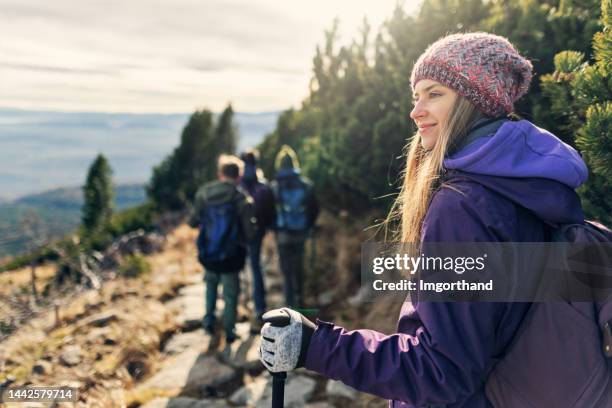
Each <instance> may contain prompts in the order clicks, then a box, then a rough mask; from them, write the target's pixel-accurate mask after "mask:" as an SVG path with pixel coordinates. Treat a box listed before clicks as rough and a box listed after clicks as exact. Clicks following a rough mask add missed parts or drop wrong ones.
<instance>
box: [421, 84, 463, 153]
mask: <svg viewBox="0 0 612 408" xmlns="http://www.w3.org/2000/svg"><path fill="white" fill-rule="evenodd" d="M413 99H414V108H413V109H412V112H410V118H412V120H413V121H414V123H416V125H417V127H418V128H419V134H420V135H421V145H422V146H423V148H424V149H425V150H431V149H432V148H433V147H434V146H435V144H436V141H437V140H438V137H439V135H440V128H441V127H442V126H443V125H444V124H445V123H446V121H447V120H448V117H449V115H450V112H451V110H452V108H453V105H454V104H455V100H456V99H457V93H456V92H455V91H453V90H452V89H450V88H447V87H446V86H444V85H442V84H440V83H439V82H436V81H432V80H430V79H422V80H420V81H419V82H417V84H416V86H415V88H414V95H413Z"/></svg>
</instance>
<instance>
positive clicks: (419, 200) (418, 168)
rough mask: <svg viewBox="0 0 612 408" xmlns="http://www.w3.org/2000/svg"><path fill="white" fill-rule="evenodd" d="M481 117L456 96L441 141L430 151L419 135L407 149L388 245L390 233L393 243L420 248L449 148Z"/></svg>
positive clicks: (389, 215)
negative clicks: (395, 226)
mask: <svg viewBox="0 0 612 408" xmlns="http://www.w3.org/2000/svg"><path fill="white" fill-rule="evenodd" d="M480 116H482V114H481V113H479V111H478V110H477V109H476V108H475V106H474V105H473V104H472V103H470V102H469V101H468V100H467V99H465V98H464V97H462V96H460V95H457V99H456V100H455V103H454V105H453V107H452V109H451V112H450V114H449V117H448V120H447V121H446V123H444V124H442V127H441V129H440V134H439V136H438V140H437V141H436V143H435V145H434V147H433V148H432V149H431V150H425V149H424V148H423V146H422V145H421V135H420V134H419V133H418V132H417V133H416V134H415V135H414V136H413V137H412V138H411V140H410V141H409V142H408V144H407V145H406V147H405V149H404V154H405V155H406V168H405V169H404V172H403V177H404V181H403V183H402V187H401V190H400V192H399V195H398V197H397V199H396V200H395V202H394V203H393V205H392V206H391V210H390V211H389V214H388V216H387V219H386V221H385V224H386V228H385V241H387V235H388V232H389V231H391V233H392V234H393V236H392V237H391V238H392V239H393V240H394V241H399V242H401V243H404V244H418V243H419V242H420V239H421V228H422V225H423V220H424V219H425V215H426V214H427V209H428V208H429V203H430V201H431V198H432V197H433V195H434V193H435V191H436V190H437V189H438V188H439V187H440V185H439V179H440V175H441V174H442V169H443V162H444V157H445V156H446V154H447V152H448V150H449V148H450V146H451V145H452V144H453V143H456V142H457V141H458V140H460V139H461V138H463V137H464V136H465V135H466V134H467V133H468V131H469V129H470V126H471V125H472V124H473V122H474V121H476V120H477V119H478V118H479V117H480ZM398 220H399V227H400V228H399V229H396V230H392V229H391V230H390V225H391V224H396V223H397V221H398Z"/></svg>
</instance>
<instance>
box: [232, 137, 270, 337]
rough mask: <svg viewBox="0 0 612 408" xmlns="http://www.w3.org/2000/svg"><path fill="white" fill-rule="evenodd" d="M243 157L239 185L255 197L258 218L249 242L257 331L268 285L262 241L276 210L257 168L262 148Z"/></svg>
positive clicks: (254, 322) (263, 310)
mask: <svg viewBox="0 0 612 408" xmlns="http://www.w3.org/2000/svg"><path fill="white" fill-rule="evenodd" d="M240 158H241V159H242V161H243V162H244V174H243V175H242V179H241V180H240V186H241V187H242V188H243V189H244V191H246V192H248V193H249V195H250V197H251V198H252V199H253V203H254V205H255V218H256V220H257V228H256V230H255V235H254V237H253V239H252V240H251V241H249V242H248V245H247V248H248V252H249V260H250V262H251V271H252V273H253V302H254V304H255V316H254V319H253V322H252V325H251V330H252V331H253V332H254V333H258V332H259V330H261V326H262V321H261V316H262V315H263V314H264V312H265V311H266V289H265V284H264V276H263V272H262V269H261V243H262V241H263V238H264V236H265V234H266V232H267V230H268V229H269V228H271V227H272V225H273V224H274V221H275V219H276V213H275V209H274V194H273V193H272V189H271V188H270V187H269V186H268V185H267V184H266V182H265V179H264V178H263V175H258V172H259V173H261V170H260V169H258V168H257V162H258V160H259V152H258V151H257V150H255V149H253V150H249V151H247V152H245V153H243V154H242V155H241V157H240Z"/></svg>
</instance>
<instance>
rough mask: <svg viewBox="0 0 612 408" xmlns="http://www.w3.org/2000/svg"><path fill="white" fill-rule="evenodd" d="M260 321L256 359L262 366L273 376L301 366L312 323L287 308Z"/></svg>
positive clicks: (314, 328) (310, 334)
mask: <svg viewBox="0 0 612 408" xmlns="http://www.w3.org/2000/svg"><path fill="white" fill-rule="evenodd" d="M262 318H263V321H264V323H265V324H264V326H263V327H262V328H261V346H260V348H259V359H260V360H261V362H262V363H263V365H264V366H265V367H266V368H267V369H268V370H269V371H270V372H272V373H278V372H283V371H291V370H294V369H296V368H299V367H303V366H304V362H305V361H306V353H307V351H308V345H309V344H310V338H311V337H312V333H314V331H315V330H316V328H317V327H316V326H315V324H314V323H313V322H311V321H310V320H308V319H307V318H306V317H304V315H302V314H301V313H299V312H296V311H295V310H291V309H288V308H286V307H284V308H282V309H274V310H270V311H269V312H266V313H265V314H264V315H263V317H262Z"/></svg>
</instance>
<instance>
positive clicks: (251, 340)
mask: <svg viewBox="0 0 612 408" xmlns="http://www.w3.org/2000/svg"><path fill="white" fill-rule="evenodd" d="M241 324H246V325H247V326H249V323H241ZM260 341H261V340H260V337H259V336H250V335H249V336H247V337H246V338H244V337H239V339H238V340H237V341H234V342H233V343H232V344H231V345H230V348H229V353H228V354H227V355H226V356H225V357H224V362H225V363H227V364H229V365H231V366H233V367H237V368H244V369H247V370H250V369H254V368H257V367H262V368H263V365H262V364H261V362H260V361H259V343H260Z"/></svg>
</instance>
